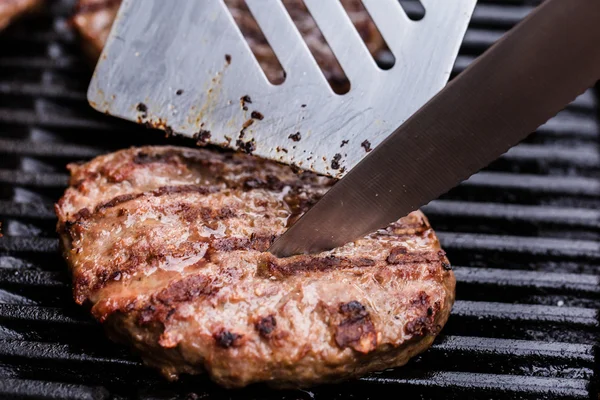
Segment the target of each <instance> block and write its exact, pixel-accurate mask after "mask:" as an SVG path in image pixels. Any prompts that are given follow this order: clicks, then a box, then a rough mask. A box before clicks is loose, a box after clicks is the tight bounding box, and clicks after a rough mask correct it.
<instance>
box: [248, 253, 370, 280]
mask: <svg viewBox="0 0 600 400" xmlns="http://www.w3.org/2000/svg"><path fill="white" fill-rule="evenodd" d="M374 265H375V261H374V260H372V259H370V258H365V257H358V258H349V257H338V256H327V257H315V256H314V255H313V256H311V255H299V256H295V257H290V258H276V257H275V256H273V255H268V256H266V257H265V259H264V260H262V262H261V263H260V264H259V265H258V267H257V273H258V275H259V276H261V277H263V278H266V277H271V276H278V277H287V276H292V275H296V274H298V273H305V272H316V271H321V272H322V271H328V270H331V269H334V268H335V269H342V268H364V267H372V266H374Z"/></svg>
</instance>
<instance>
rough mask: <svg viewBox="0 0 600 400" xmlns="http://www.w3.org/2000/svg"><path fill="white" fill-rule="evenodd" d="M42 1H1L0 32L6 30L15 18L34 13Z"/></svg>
mask: <svg viewBox="0 0 600 400" xmlns="http://www.w3.org/2000/svg"><path fill="white" fill-rule="evenodd" d="M41 3H42V0H0V30H1V29H4V28H6V27H7V26H8V25H9V24H10V23H11V22H12V21H13V20H14V19H15V18H17V17H19V16H21V15H22V14H25V13H27V12H30V11H33V10H34V9H36V8H37V7H39V5H40V4H41Z"/></svg>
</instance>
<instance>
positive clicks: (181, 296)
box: [139, 275, 220, 324]
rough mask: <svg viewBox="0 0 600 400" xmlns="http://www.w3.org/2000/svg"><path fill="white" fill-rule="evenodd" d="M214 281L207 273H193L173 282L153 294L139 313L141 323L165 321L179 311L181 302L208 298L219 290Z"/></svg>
mask: <svg viewBox="0 0 600 400" xmlns="http://www.w3.org/2000/svg"><path fill="white" fill-rule="evenodd" d="M219 289H220V288H219V287H217V286H215V285H214V283H213V281H212V280H211V279H210V278H208V277H207V276H205V275H191V276H187V277H185V278H183V279H180V280H178V281H175V282H172V283H171V284H169V286H167V287H166V288H164V289H162V290H161V291H160V292H158V293H156V294H153V295H152V297H151V298H150V300H149V301H148V303H149V304H147V305H145V306H144V307H143V308H142V309H141V311H140V314H139V322H140V324H148V323H153V322H161V323H163V324H164V323H165V322H166V321H167V320H169V319H170V318H171V317H172V316H173V315H174V314H175V313H176V311H177V307H178V306H179V305H180V304H181V303H186V302H189V301H192V300H195V299H198V298H208V297H211V296H213V295H215V294H216V293H217V292H218V291H219Z"/></svg>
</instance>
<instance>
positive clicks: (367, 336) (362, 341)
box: [334, 300, 377, 354]
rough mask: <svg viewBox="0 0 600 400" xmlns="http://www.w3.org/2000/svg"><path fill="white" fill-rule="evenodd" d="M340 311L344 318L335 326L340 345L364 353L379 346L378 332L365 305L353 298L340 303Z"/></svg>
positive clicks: (337, 342)
mask: <svg viewBox="0 0 600 400" xmlns="http://www.w3.org/2000/svg"><path fill="white" fill-rule="evenodd" d="M338 312H339V314H341V316H342V318H343V319H342V321H341V322H340V323H339V324H338V325H337V326H336V328H335V335H334V339H335V343H336V344H337V345H338V347H340V348H345V347H350V348H352V349H354V350H356V351H358V352H359V353H363V354H366V353H368V352H370V351H372V350H375V349H376V348H377V332H376V331H375V326H374V325H373V321H371V316H370V315H369V312H368V311H367V310H366V308H365V306H363V305H362V304H361V303H360V302H358V301H356V300H353V301H350V302H348V303H340V305H339V308H338Z"/></svg>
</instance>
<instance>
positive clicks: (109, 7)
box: [72, 0, 121, 62]
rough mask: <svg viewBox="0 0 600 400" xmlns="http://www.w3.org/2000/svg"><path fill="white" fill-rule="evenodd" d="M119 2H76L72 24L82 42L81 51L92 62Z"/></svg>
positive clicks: (112, 0) (93, 0)
mask: <svg viewBox="0 0 600 400" xmlns="http://www.w3.org/2000/svg"><path fill="white" fill-rule="evenodd" d="M120 5H121V0H78V1H77V4H76V7H75V15H74V16H73V19H72V22H73V25H74V26H75V28H76V29H77V31H78V32H79V35H80V36H81V38H82V40H83V49H84V50H85V52H86V54H87V55H88V57H89V58H90V59H92V60H94V62H95V61H96V60H97V59H98V57H100V53H101V52H102V48H103V47H104V43H106V39H107V38H108V34H109V33H110V28H111V26H112V23H113V21H114V19H115V17H116V16H117V11H119V6H120Z"/></svg>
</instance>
